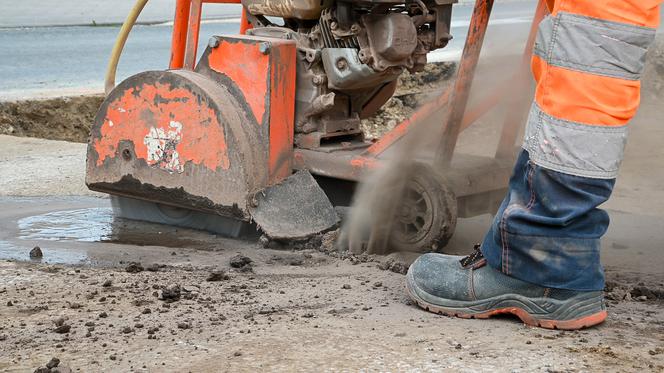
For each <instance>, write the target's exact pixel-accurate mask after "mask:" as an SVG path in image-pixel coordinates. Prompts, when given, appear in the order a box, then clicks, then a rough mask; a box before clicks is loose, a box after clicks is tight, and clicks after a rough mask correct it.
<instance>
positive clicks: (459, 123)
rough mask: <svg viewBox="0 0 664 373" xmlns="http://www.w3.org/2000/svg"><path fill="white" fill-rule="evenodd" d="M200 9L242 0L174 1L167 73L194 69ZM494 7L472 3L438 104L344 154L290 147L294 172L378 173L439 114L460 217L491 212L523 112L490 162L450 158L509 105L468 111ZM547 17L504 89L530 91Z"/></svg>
mask: <svg viewBox="0 0 664 373" xmlns="http://www.w3.org/2000/svg"><path fill="white" fill-rule="evenodd" d="M203 3H225V4H239V3H240V0H178V1H177V6H176V12H175V22H174V28H173V40H172V53H171V61H170V68H172V69H178V68H183V69H192V68H193V67H194V63H195V56H196V46H197V44H198V35H199V34H198V32H199V29H200V20H201V8H202V5H203ZM492 7H493V0H478V1H477V3H476V5H475V8H474V11H473V16H472V19H471V23H470V26H469V33H468V36H467V39H466V45H465V47H464V51H463V55H462V58H461V63H460V65H459V67H458V72H457V76H456V79H455V83H454V84H453V85H452V86H450V87H449V88H448V89H447V90H446V91H444V92H443V93H442V94H441V95H440V96H439V97H438V98H436V99H435V100H433V101H431V102H429V103H427V104H426V105H423V106H422V107H421V108H419V110H418V111H417V112H416V113H415V114H414V115H413V116H412V117H411V118H407V119H406V120H404V121H403V122H402V123H399V124H398V125H397V126H395V127H394V128H393V129H392V130H390V131H389V132H387V133H386V134H385V135H384V136H382V137H381V138H380V139H378V140H377V141H375V142H374V143H373V144H371V146H369V147H367V148H364V149H359V150H358V149H344V148H343V145H339V146H335V147H334V148H330V147H329V146H327V147H326V146H321V147H320V148H319V149H297V148H296V149H294V167H295V168H296V169H307V170H309V171H310V172H311V173H312V174H314V175H320V176H324V177H329V178H335V179H341V180H349V181H358V180H360V179H361V177H362V176H363V175H365V174H366V172H367V171H370V170H372V169H373V168H374V167H376V165H377V164H378V163H379V162H380V158H381V156H382V155H383V154H385V153H386V152H387V151H388V149H390V148H391V147H392V146H393V145H394V144H395V143H396V142H398V140H399V139H401V138H402V137H403V136H405V135H406V134H407V133H408V132H409V131H410V130H411V129H412V127H413V126H415V125H417V124H418V123H420V122H423V121H425V120H426V119H427V118H428V117H431V116H438V117H439V118H437V119H438V122H439V126H440V128H441V129H443V130H444V132H443V134H442V136H441V146H440V149H439V152H438V154H436V156H437V160H436V161H437V162H438V164H439V165H441V166H442V167H445V168H446V174H447V175H449V176H450V177H448V179H449V180H450V181H451V183H452V189H453V191H454V192H455V194H456V196H457V198H459V200H460V201H459V202H460V203H459V207H460V208H459V216H460V217H470V216H474V215H477V214H481V213H484V212H488V211H491V209H492V208H493V206H495V204H496V203H497V202H499V200H500V199H501V198H502V196H503V191H504V187H505V186H506V185H507V180H508V178H509V176H510V174H511V171H512V165H513V155H514V146H515V142H516V137H517V135H518V133H519V131H520V129H521V126H522V124H521V123H522V122H523V121H522V120H520V119H521V118H520V116H521V112H520V111H519V110H508V115H507V117H506V118H505V121H504V124H503V128H502V131H501V135H500V142H499V145H498V148H497V150H496V153H495V157H494V158H492V159H491V158H479V157H470V156H464V155H463V154H457V155H456V157H454V155H455V154H454V149H455V146H456V142H457V139H458V136H459V134H460V133H461V132H462V131H464V130H465V129H467V128H468V127H469V126H471V125H472V124H473V123H474V122H475V121H477V120H478V119H480V118H481V117H482V116H483V115H484V114H486V113H487V112H488V111H489V110H491V109H492V108H493V107H495V106H496V105H498V104H500V103H503V102H504V101H505V100H509V98H506V97H503V96H502V95H501V92H504V90H502V89H500V88H499V89H496V90H495V91H494V92H490V93H488V94H487V95H486V97H485V98H484V99H482V100H480V101H479V102H478V103H477V104H476V105H475V106H473V107H470V108H467V103H468V98H469V94H470V88H471V85H472V82H473V77H474V73H475V68H476V66H477V63H478V60H479V56H480V51H481V48H482V44H483V41H484V35H485V32H486V29H487V27H488V22H489V17H490V14H491V9H492ZM545 14H546V6H545V4H544V1H540V2H539V4H538V6H537V10H536V12H535V15H534V18H533V21H532V25H531V29H530V33H529V36H528V39H527V42H526V45H525V48H524V52H523V59H522V62H521V66H520V67H519V70H518V72H517V73H516V75H515V76H514V77H510V79H508V80H506V82H505V83H504V84H505V85H511V86H514V85H515V84H520V85H522V86H523V87H527V84H528V83H527V82H528V76H529V75H528V71H529V70H528V67H529V63H530V56H531V51H532V46H533V42H534V39H535V36H536V30H537V25H538V24H539V22H540V21H541V19H542V18H543V17H544V15H545ZM250 28H251V25H250V24H249V22H248V21H247V15H246V11H245V10H243V12H242V18H241V21H240V33H242V34H243V33H245V32H246V31H247V30H248V29H250ZM507 104H508V105H511V107H512V108H519V107H521V106H522V105H520V103H519V102H514V100H513V99H512V101H511V102H508V103H507ZM444 108H451V110H448V111H444V110H441V109H444ZM496 186H500V187H499V188H497V187H496ZM491 195H494V197H495V198H487V197H490V196H491ZM487 203H488V204H487Z"/></svg>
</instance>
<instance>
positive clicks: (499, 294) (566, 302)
mask: <svg viewBox="0 0 664 373" xmlns="http://www.w3.org/2000/svg"><path fill="white" fill-rule="evenodd" d="M406 287H407V289H408V294H409V295H410V297H411V298H412V299H413V300H414V301H415V302H416V303H417V305H418V306H420V307H422V308H424V309H425V310H427V311H430V312H434V313H440V314H444V315H448V316H457V317H462V318H477V319H486V318H489V317H490V316H492V315H496V314H501V313H511V314H514V315H516V316H518V317H519V318H520V319H521V320H522V321H523V322H524V323H526V324H527V325H532V326H540V327H542V328H547V329H565V330H574V329H581V328H585V327H589V326H592V325H596V324H599V323H601V322H603V321H604V320H605V319H606V316H607V312H606V306H605V305H604V297H603V294H602V292H601V291H574V290H562V289H552V288H546V287H542V286H539V285H535V284H531V283H529V282H525V281H521V280H519V279H516V278H514V277H510V276H507V275H505V274H503V273H502V272H500V271H498V270H496V269H493V268H492V267H491V266H488V265H487V264H486V259H485V258H484V257H483V256H482V252H481V251H480V250H479V247H476V249H475V252H474V253H473V254H472V255H469V256H467V257H460V256H453V255H442V254H425V255H422V256H420V257H419V258H418V259H417V260H416V261H415V262H414V263H413V264H412V265H411V266H410V269H409V270H408V274H407V275H406Z"/></svg>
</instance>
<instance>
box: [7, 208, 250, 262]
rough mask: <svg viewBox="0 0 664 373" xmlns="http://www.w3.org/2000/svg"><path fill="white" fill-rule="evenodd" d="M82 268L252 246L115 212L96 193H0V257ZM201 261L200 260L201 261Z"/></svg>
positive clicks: (154, 260)
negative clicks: (35, 255) (33, 253)
mask: <svg viewBox="0 0 664 373" xmlns="http://www.w3.org/2000/svg"><path fill="white" fill-rule="evenodd" d="M35 246H39V247H40V248H41V249H42V251H43V254H44V256H43V258H42V259H40V260H39V261H40V262H43V263H51V264H55V263H57V264H73V265H86V266H117V265H121V264H123V263H126V262H131V261H140V262H144V263H145V264H148V265H149V264H151V263H156V262H159V260H160V258H163V257H164V256H167V255H171V254H172V253H173V252H176V253H177V252H182V251H187V252H189V253H190V254H192V255H194V256H195V257H200V258H204V257H205V253H206V252H209V251H210V250H214V249H215V248H216V247H222V246H223V247H225V248H228V247H237V248H243V247H255V246H256V244H255V243H252V242H246V241H242V240H237V239H235V240H233V239H227V238H224V237H219V236H216V235H214V234H210V233H207V232H202V231H196V230H191V229H185V228H179V227H172V226H166V225H161V224H152V223H146V222H139V221H133V220H126V219H121V218H116V217H114V216H113V213H112V209H111V205H110V201H109V199H107V198H96V197H0V259H13V260H21V261H33V260H32V259H30V258H29V255H28V253H29V251H30V250H31V249H32V248H33V247H35ZM202 260H203V261H204V259H202Z"/></svg>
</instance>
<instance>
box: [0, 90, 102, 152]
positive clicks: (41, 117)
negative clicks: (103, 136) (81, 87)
mask: <svg viewBox="0 0 664 373" xmlns="http://www.w3.org/2000/svg"><path fill="white" fill-rule="evenodd" d="M103 100H104V98H103V97H102V96H79V97H65V98H55V99H48V100H26V101H17V102H0V134H4V135H14V136H28V137H40V138H44V139H51V140H65V141H72V142H87V140H88V136H89V135H90V126H91V125H92V121H93V120H94V117H95V114H96V113H97V109H98V108H99V106H100V105H101V103H102V101H103Z"/></svg>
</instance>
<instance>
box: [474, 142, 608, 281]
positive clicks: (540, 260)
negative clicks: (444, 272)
mask: <svg viewBox="0 0 664 373" xmlns="http://www.w3.org/2000/svg"><path fill="white" fill-rule="evenodd" d="M614 185H615V179H593V178H586V177H580V176H574V175H569V174H565V173H561V172H557V171H552V170H549V169H546V168H543V167H540V166H538V165H536V164H534V163H533V162H532V161H530V159H529V156H528V152H527V151H525V150H521V152H520V153H519V156H518V159H517V162H516V165H515V167H514V173H513V175H512V177H511V179H510V182H509V190H508V193H507V196H506V197H505V199H504V200H503V202H502V204H501V206H500V208H499V210H498V213H497V214H496V217H495V219H494V221H493V223H492V224H491V228H490V229H489V232H488V233H487V235H486V237H485V238H484V242H483V243H482V253H483V254H484V256H485V257H486V258H487V262H488V264H489V265H490V266H492V267H493V268H496V269H498V270H501V271H502V272H503V273H505V274H507V275H509V276H512V277H516V278H518V279H521V280H524V281H527V282H531V283H534V284H537V285H540V286H544V287H551V288H558V289H570V290H579V291H587V290H601V289H603V288H604V270H603V269H602V266H601V264H600V254H599V251H600V238H601V237H602V235H604V233H605V232H606V230H607V228H608V226H609V215H608V214H607V213H606V212H605V211H603V210H600V209H598V208H597V206H599V205H600V204H602V203H603V202H605V201H606V200H607V199H608V198H609V196H610V195H611V191H612V190H613V186H614Z"/></svg>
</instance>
